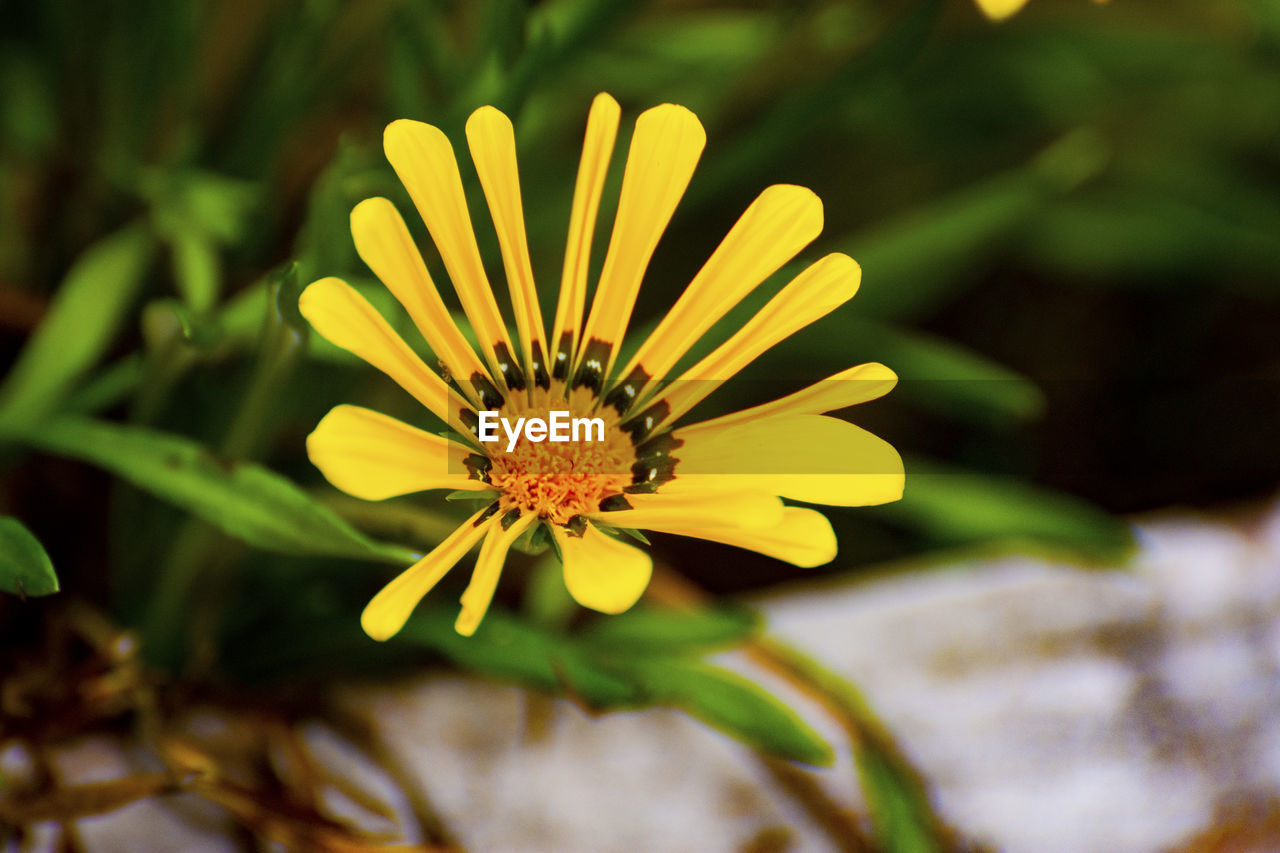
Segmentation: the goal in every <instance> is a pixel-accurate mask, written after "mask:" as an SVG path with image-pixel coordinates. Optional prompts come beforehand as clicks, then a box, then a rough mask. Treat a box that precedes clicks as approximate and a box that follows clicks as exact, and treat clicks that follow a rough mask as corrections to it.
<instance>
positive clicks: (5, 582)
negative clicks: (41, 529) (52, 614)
mask: <svg viewBox="0 0 1280 853" xmlns="http://www.w3.org/2000/svg"><path fill="white" fill-rule="evenodd" d="M0 591H3V592H9V593H13V594H14V595H21V596H24V597H28V596H29V597H35V596H40V595H52V594H53V593H55V592H57V591H58V576H57V575H56V574H54V572H53V563H52V562H50V560H49V555H48V554H46V553H45V550H44V546H43V545H41V544H40V541H39V540H38V539H36V537H34V536H32V535H31V531H29V530H27V528H26V527H24V526H23V524H22V522H20V521H18V520H17V519H16V518H10V517H8V516H0Z"/></svg>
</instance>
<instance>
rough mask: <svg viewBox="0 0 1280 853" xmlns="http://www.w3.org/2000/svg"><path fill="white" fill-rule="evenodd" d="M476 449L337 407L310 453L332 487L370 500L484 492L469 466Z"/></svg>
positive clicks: (312, 442)
mask: <svg viewBox="0 0 1280 853" xmlns="http://www.w3.org/2000/svg"><path fill="white" fill-rule="evenodd" d="M472 452H473V451H472V450H471V449H470V448H468V447H465V446H463V445H461V444H455V443H454V442H452V441H449V440H448V439H445V438H441V437H440V436H438V435H432V434H431V433H429V432H423V431H422V430H420V429H415V428H414V427H411V426H409V425H408V424H406V423H404V422H403V421H398V420H396V419H395V418H393V417H389V416H387V415H384V414H382V413H380V412H375V411H372V410H370V409H364V408H361V407H359V406H337V407H335V408H334V409H332V410H331V411H330V412H329V414H327V415H325V416H324V417H323V418H322V419H321V420H320V423H319V424H317V425H316V428H315V430H314V431H313V432H312V433H311V435H309V436H307V455H308V456H309V457H311V463H312V464H313V465H315V466H316V467H317V468H319V469H320V471H321V473H323V474H324V476H325V478H326V479H328V481H329V482H330V483H332V484H333V485H335V486H337V487H338V488H339V489H342V490H343V491H344V492H346V493H347V494H349V495H354V496H356V497H358V498H364V499H365V500H371V501H377V500H382V499H384V498H391V497H396V496H397V495H407V494H410V493H412V492H420V491H424V490H426V489H470V490H480V489H486V488H489V485H488V484H487V483H485V482H483V481H480V480H472V479H469V475H468V472H467V469H466V466H465V464H464V462H465V460H466V458H467V457H468V456H470V455H471V454H472Z"/></svg>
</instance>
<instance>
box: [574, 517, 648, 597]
mask: <svg viewBox="0 0 1280 853" xmlns="http://www.w3.org/2000/svg"><path fill="white" fill-rule="evenodd" d="M551 532H552V535H554V536H555V540H556V545H557V546H558V547H559V548H560V556H561V558H562V559H563V560H564V584H565V586H566V587H568V588H569V594H570V595H572V596H573V599H574V601H576V602H578V603H579V604H581V605H582V606H583V607H590V608H591V609H592V610H598V611H600V612H601V613H622V612H623V611H624V610H627V609H628V608H630V607H631V605H633V604H635V603H636V602H637V601H638V600H639V599H640V596H641V595H642V594H643V593H644V591H645V588H646V587H648V586H649V578H650V576H651V575H652V574H653V560H652V559H650V557H649V555H648V554H646V553H645V552H644V551H641V550H640V549H639V548H634V547H632V546H630V545H628V544H626V543H625V542H619V541H618V540H617V539H614V538H613V537H612V536H607V535H605V534H604V533H601V532H600V531H599V530H597V529H596V528H595V527H594V526H593V525H590V524H588V525H587V529H586V532H585V533H583V535H582V536H572V535H570V534H569V532H568V531H567V530H565V529H564V528H563V527H560V526H559V525H554V526H552V528H551Z"/></svg>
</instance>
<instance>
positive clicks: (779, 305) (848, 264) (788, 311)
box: [654, 254, 862, 422]
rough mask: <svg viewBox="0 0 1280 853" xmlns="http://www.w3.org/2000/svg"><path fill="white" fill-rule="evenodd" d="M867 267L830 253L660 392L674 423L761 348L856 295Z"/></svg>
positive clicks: (786, 335)
mask: <svg viewBox="0 0 1280 853" xmlns="http://www.w3.org/2000/svg"><path fill="white" fill-rule="evenodd" d="M861 280H862V270H861V269H860V268H859V267H858V264H857V263H856V262H855V261H854V260H853V259H852V258H850V257H848V256H847V255H841V254H832V255H827V256H826V257H825V258H823V259H822V260H820V261H817V262H816V263H814V264H813V265H812V266H810V267H809V268H808V269H806V270H805V271H804V272H802V273H800V275H798V276H796V277H795V278H794V279H792V281H791V282H790V283H789V284H788V285H787V286H786V287H784V288H783V289H782V290H781V291H779V293H778V295H777V296H775V297H773V299H771V300H769V302H768V303H767V304H766V305H765V306H764V307H763V308H761V309H760V311H759V312H758V313H757V314H756V315H755V316H754V317H752V318H751V319H750V320H749V321H748V322H747V324H746V325H745V326H743V327H742V328H741V329H739V330H738V332H737V333H735V334H734V335H733V336H732V337H730V338H729V340H727V341H725V342H724V343H723V344H721V345H720V346H719V347H717V348H716V349H715V350H714V351H713V352H712V353H711V354H710V355H708V356H707V357H706V358H704V359H702V361H700V362H698V363H697V364H695V365H694V366H693V367H691V368H689V369H688V370H687V371H685V372H684V373H683V374H681V376H680V378H679V379H678V380H677V381H675V382H673V383H671V384H670V385H668V386H667V387H666V388H664V389H663V390H662V391H660V392H658V394H656V395H655V397H654V399H655V400H665V401H666V403H667V405H668V407H669V413H668V414H667V415H666V417H665V418H664V419H663V421H664V422H670V421H673V420H675V419H676V418H678V417H680V416H681V415H683V414H684V413H685V412H687V411H689V409H691V408H693V407H694V406H695V405H697V403H699V402H700V401H702V400H703V399H704V398H705V397H706V396H707V395H708V394H710V393H711V392H712V391H714V390H715V389H716V388H718V387H719V386H720V385H721V384H723V383H724V382H725V381H726V380H728V379H730V378H731V377H733V375H734V374H736V373H737V372H738V371H739V370H741V369H742V368H744V367H746V366H747V365H748V364H750V363H751V362H752V361H754V360H755V359H756V358H757V357H758V356H759V355H760V354H761V353H763V352H765V351H766V350H768V349H769V348H770V347H772V346H773V345H774V344H776V343H778V341H781V340H783V339H784V338H787V337H789V336H791V335H793V334H795V333H796V332H797V331H799V330H800V329H803V328H804V327H805V326H807V325H809V324H810V323H812V322H814V321H815V320H818V319H820V318H822V317H825V316H826V315H827V314H830V313H831V312H832V311H834V310H835V309H836V308H838V307H840V306H841V305H843V304H844V303H845V302H848V301H849V300H850V299H852V298H853V295H854V294H855V293H857V292H858V284H859V283H860V282H861Z"/></svg>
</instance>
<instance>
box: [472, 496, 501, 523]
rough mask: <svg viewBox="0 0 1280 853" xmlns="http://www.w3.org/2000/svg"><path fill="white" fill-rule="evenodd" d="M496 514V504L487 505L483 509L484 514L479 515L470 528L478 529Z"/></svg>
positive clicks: (495, 502)
mask: <svg viewBox="0 0 1280 853" xmlns="http://www.w3.org/2000/svg"><path fill="white" fill-rule="evenodd" d="M497 512H498V502H497V501H494V502H493V503H491V504H489V505H488V506H487V507H485V508H484V512H482V513H480V517H479V518H477V519H476V520H475V524H473V525H472V527H479V526H480V525H482V524H484V523H485V522H486V521H488V520H489V519H491V518H493V516H494V515H495V514H496V513H497Z"/></svg>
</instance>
